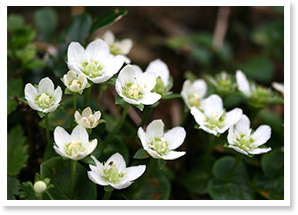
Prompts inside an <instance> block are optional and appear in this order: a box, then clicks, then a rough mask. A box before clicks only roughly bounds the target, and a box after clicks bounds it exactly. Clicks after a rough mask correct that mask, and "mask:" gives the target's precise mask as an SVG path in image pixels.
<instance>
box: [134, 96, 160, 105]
mask: <svg viewBox="0 0 298 215" xmlns="http://www.w3.org/2000/svg"><path fill="white" fill-rule="evenodd" d="M160 99H161V95H160V94H158V93H145V94H144V95H143V96H142V98H140V99H139V102H140V103H142V104H144V105H153V104H155V103H156V102H157V101H158V100H160Z"/></svg>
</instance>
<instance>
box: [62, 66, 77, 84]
mask: <svg viewBox="0 0 298 215" xmlns="http://www.w3.org/2000/svg"><path fill="white" fill-rule="evenodd" d="M76 78H77V73H75V72H74V71H73V70H70V71H68V73H67V74H66V75H64V76H63V80H64V84H65V86H69V84H70V83H71V82H72V81H73V80H75V79H76Z"/></svg>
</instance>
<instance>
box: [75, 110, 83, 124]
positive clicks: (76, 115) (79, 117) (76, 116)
mask: <svg viewBox="0 0 298 215" xmlns="http://www.w3.org/2000/svg"><path fill="white" fill-rule="evenodd" d="M74 117H75V120H76V122H77V123H78V124H79V122H80V120H81V119H82V116H81V114H80V113H79V111H76V112H75V114H74Z"/></svg>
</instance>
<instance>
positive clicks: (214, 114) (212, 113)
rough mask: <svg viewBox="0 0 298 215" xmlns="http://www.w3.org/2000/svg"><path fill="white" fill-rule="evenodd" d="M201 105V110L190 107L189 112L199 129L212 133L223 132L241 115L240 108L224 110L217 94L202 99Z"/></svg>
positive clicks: (218, 133)
mask: <svg viewBox="0 0 298 215" xmlns="http://www.w3.org/2000/svg"><path fill="white" fill-rule="evenodd" d="M201 107H202V108H201V110H198V109H197V108H196V107H192V108H191V114H192V115H193V116H194V118H195V120H196V122H197V123H198V124H199V126H200V128H201V129H203V130H204V131H206V132H208V133H210V134H213V135H220V134H222V133H224V132H225V131H226V130H228V128H230V127H231V126H233V125H234V124H235V123H237V122H238V120H239V119H240V117H241V116H242V110H241V109H240V108H234V109H233V110H231V111H229V112H226V111H225V109H224V108H223V103H222V99H221V98H220V97H219V96H218V95H211V96H209V97H208V98H207V99H204V100H203V102H202V106H201Z"/></svg>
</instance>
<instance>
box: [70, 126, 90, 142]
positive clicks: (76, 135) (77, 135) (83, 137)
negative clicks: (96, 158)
mask: <svg viewBox="0 0 298 215" xmlns="http://www.w3.org/2000/svg"><path fill="white" fill-rule="evenodd" d="M71 138H72V140H76V141H78V142H81V143H88V142H89V135H88V132H87V130H86V129H85V128H84V127H82V126H81V125H77V126H76V127H75V128H74V129H73V130H72V132H71Z"/></svg>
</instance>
